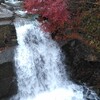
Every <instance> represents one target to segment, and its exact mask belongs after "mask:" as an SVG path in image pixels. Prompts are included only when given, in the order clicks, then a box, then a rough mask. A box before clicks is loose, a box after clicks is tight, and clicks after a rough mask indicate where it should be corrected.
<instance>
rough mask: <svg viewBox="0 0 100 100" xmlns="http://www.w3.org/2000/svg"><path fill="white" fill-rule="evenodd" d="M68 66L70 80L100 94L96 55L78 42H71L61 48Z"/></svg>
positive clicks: (99, 65) (98, 64) (98, 65)
mask: <svg viewBox="0 0 100 100" xmlns="http://www.w3.org/2000/svg"><path fill="white" fill-rule="evenodd" d="M62 51H63V52H64V54H65V56H66V59H65V63H66V64H67V65H68V66H69V67H68V68H66V69H67V70H69V72H70V73H69V76H70V79H71V80H73V81H74V82H76V83H78V84H86V85H87V86H90V87H92V88H94V90H96V91H98V92H97V93H98V94H100V60H99V59H98V57H97V55H96V53H95V52H94V51H93V50H92V49H91V48H90V47H88V46H86V45H85V44H83V43H82V42H80V41H79V40H71V41H69V42H67V43H66V44H65V45H64V46H63V47H62Z"/></svg>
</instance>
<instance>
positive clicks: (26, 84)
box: [11, 21, 97, 100]
mask: <svg viewBox="0 0 100 100" xmlns="http://www.w3.org/2000/svg"><path fill="white" fill-rule="evenodd" d="M15 26H16V31H17V39H18V44H19V45H18V47H17V49H16V52H15V65H16V73H17V81H18V94H17V95H16V96H14V97H12V98H11V100H85V98H84V96H83V89H82V87H79V86H77V85H75V84H73V83H72V82H70V81H68V79H67V75H66V73H65V69H64V65H63V64H62V61H61V60H62V53H61V51H60V48H59V46H58V45H57V43H56V42H54V41H53V40H52V39H51V37H50V36H49V33H44V32H43V31H42V30H41V28H40V27H39V26H40V25H39V23H38V22H37V21H33V22H28V23H27V24H25V23H24V24H22V23H19V24H18V23H16V25H15ZM90 100H92V99H90ZM93 100H97V99H93Z"/></svg>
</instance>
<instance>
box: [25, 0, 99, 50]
mask: <svg viewBox="0 0 100 100" xmlns="http://www.w3.org/2000/svg"><path fill="white" fill-rule="evenodd" d="M24 8H25V9H26V10H27V11H28V13H31V14H38V15H39V18H38V20H39V21H40V22H41V23H42V29H43V30H44V31H49V32H50V33H52V34H53V38H54V39H56V40H66V39H79V40H81V41H83V42H84V43H85V44H88V45H90V46H92V47H93V48H95V49H96V50H97V51H98V52H100V36H99V34H100V33H99V27H100V22H99V21H100V14H99V12H100V11H99V9H100V1H99V0H78V1H76V0H72V1H68V0H34V1H33V0H25V2H24Z"/></svg>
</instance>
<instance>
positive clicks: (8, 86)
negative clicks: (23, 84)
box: [0, 62, 17, 100]
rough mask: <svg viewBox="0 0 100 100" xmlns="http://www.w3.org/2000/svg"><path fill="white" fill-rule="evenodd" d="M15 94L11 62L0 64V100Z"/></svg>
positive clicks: (14, 80)
mask: <svg viewBox="0 0 100 100" xmlns="http://www.w3.org/2000/svg"><path fill="white" fill-rule="evenodd" d="M16 93H17V82H16V75H15V72H14V65H13V63H12V62H6V63H3V64H0V100H1V99H2V98H4V97H6V98H7V97H9V96H12V95H14V94H16Z"/></svg>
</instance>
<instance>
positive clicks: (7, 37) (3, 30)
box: [0, 24, 17, 48]
mask: <svg viewBox="0 0 100 100" xmlns="http://www.w3.org/2000/svg"><path fill="white" fill-rule="evenodd" d="M16 44H17V41H16V30H15V27H14V25H11V24H10V25H0V48H2V47H9V46H10V47H11V46H15V45H16Z"/></svg>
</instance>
